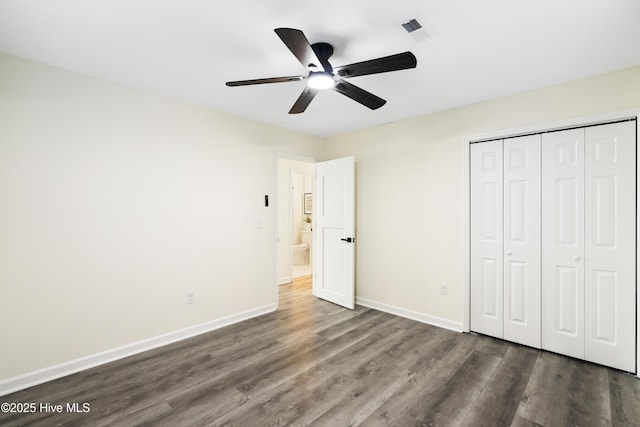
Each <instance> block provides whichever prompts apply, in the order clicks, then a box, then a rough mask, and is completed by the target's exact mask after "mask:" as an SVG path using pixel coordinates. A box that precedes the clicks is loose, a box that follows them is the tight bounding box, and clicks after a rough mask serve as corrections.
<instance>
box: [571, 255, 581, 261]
mask: <svg viewBox="0 0 640 427" xmlns="http://www.w3.org/2000/svg"><path fill="white" fill-rule="evenodd" d="M572 259H573V260H574V261H580V257H579V256H577V255H574V256H573V257H572Z"/></svg>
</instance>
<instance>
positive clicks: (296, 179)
mask: <svg viewBox="0 0 640 427" xmlns="http://www.w3.org/2000/svg"><path fill="white" fill-rule="evenodd" d="M314 174H315V163H314V162H313V161H312V160H303V159H296V158H286V157H280V158H279V159H278V285H284V284H288V283H291V282H292V281H293V280H294V279H295V280H300V279H301V278H309V281H310V276H311V272H312V263H313V238H312V224H313V222H312V221H313V188H314V181H313V180H314Z"/></svg>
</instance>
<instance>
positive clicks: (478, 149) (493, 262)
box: [470, 141, 503, 338]
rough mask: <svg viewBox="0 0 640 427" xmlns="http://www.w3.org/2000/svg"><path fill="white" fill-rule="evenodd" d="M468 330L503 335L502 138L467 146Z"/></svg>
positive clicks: (499, 336)
mask: <svg viewBox="0 0 640 427" xmlns="http://www.w3.org/2000/svg"><path fill="white" fill-rule="evenodd" d="M470 179H471V183H470V186H471V272H470V273H471V278H470V280H471V330H473V331H476V332H480V333H483V334H487V335H491V336H494V337H498V338H502V337H503V328H502V323H503V304H502V298H503V292H502V239H503V237H502V234H503V233H502V224H503V218H502V141H493V142H485V143H481V144H473V145H472V146H471V171H470Z"/></svg>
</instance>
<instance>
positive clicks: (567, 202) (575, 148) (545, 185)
mask: <svg viewBox="0 0 640 427" xmlns="http://www.w3.org/2000/svg"><path fill="white" fill-rule="evenodd" d="M542 224H543V227H542V348H544V349H546V350H551V351H555V352H557V353H562V354H566V355H569V356H573V357H578V358H584V129H571V130H566V131H560V132H551V133H547V134H544V135H543V136H542Z"/></svg>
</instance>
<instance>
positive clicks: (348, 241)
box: [340, 237, 356, 243]
mask: <svg viewBox="0 0 640 427" xmlns="http://www.w3.org/2000/svg"><path fill="white" fill-rule="evenodd" d="M340 240H342V241H343V242H347V243H353V242H355V241H356V238H355V237H347V238H346V239H340Z"/></svg>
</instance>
